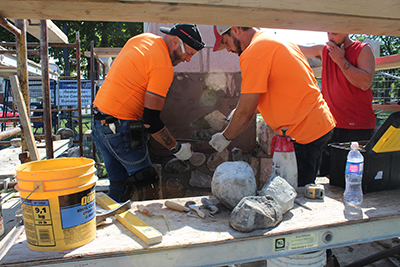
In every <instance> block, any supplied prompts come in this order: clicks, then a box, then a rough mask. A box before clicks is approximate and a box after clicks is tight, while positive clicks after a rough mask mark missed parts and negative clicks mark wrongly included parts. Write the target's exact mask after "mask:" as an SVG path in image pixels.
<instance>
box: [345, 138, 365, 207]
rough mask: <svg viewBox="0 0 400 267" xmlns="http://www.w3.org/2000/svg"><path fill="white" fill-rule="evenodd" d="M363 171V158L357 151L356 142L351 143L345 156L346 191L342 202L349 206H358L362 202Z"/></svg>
mask: <svg viewBox="0 0 400 267" xmlns="http://www.w3.org/2000/svg"><path fill="white" fill-rule="evenodd" d="M363 169H364V157H363V155H361V153H360V151H358V142H351V150H350V152H349V154H348V155H347V163H346V171H345V178H346V189H345V190H344V193H343V200H344V202H346V203H350V204H360V203H361V202H362V201H363V193H362V188H361V181H362V175H363Z"/></svg>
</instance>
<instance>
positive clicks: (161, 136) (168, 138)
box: [151, 126, 176, 149]
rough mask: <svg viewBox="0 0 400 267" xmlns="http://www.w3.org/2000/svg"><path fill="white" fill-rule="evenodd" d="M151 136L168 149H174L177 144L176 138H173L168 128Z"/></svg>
mask: <svg viewBox="0 0 400 267" xmlns="http://www.w3.org/2000/svg"><path fill="white" fill-rule="evenodd" d="M151 136H152V137H153V138H154V139H156V141H157V142H159V143H160V144H162V145H163V146H165V147H166V148H168V149H171V148H173V147H174V146H175V144H176V141H175V139H174V137H172V135H171V134H170V132H169V131H168V129H167V127H166V126H165V127H164V128H162V129H161V130H160V131H158V132H156V133H154V134H152V135H151Z"/></svg>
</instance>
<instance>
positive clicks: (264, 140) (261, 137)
mask: <svg viewBox="0 0 400 267" xmlns="http://www.w3.org/2000/svg"><path fill="white" fill-rule="evenodd" d="M257 128H258V129H257V130H258V144H259V146H260V148H261V149H262V150H263V151H264V152H265V153H266V154H267V155H271V141H272V138H273V137H274V136H275V135H277V134H278V133H277V132H276V131H274V130H273V129H272V128H271V127H270V126H268V124H266V123H265V121H263V120H260V121H258V122H257Z"/></svg>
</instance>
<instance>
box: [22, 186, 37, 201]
mask: <svg viewBox="0 0 400 267" xmlns="http://www.w3.org/2000/svg"><path fill="white" fill-rule="evenodd" d="M37 189H39V185H37V186H36V187H35V189H33V190H32V192H30V193H29V195H28V196H27V197H26V198H22V197H21V200H22V201H21V205H22V204H24V202H25V200H27V199H28V197H30V196H31V195H32V194H33V192H35V191H36V190H37Z"/></svg>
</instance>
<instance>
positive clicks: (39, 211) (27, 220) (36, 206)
mask: <svg viewBox="0 0 400 267" xmlns="http://www.w3.org/2000/svg"><path fill="white" fill-rule="evenodd" d="M22 213H23V218H24V225H25V232H26V239H27V241H28V243H29V244H31V245H36V246H55V245H56V244H55V238H54V231H53V224H52V219H51V210H50V205H49V201H48V200H28V199H26V200H25V201H24V202H23V204H22Z"/></svg>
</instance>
